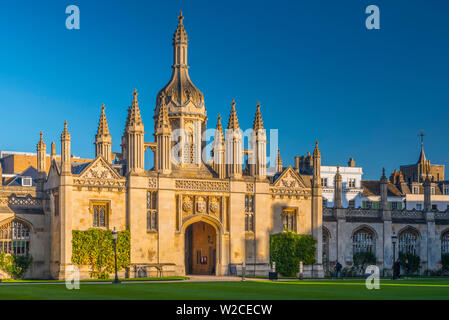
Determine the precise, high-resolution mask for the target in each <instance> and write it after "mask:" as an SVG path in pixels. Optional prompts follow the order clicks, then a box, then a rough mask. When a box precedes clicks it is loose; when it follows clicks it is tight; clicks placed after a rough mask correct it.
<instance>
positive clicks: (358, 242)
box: [352, 228, 376, 253]
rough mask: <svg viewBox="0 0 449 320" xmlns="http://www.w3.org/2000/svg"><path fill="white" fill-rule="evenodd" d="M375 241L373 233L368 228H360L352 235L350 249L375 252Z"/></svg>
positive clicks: (355, 251)
mask: <svg viewBox="0 0 449 320" xmlns="http://www.w3.org/2000/svg"><path fill="white" fill-rule="evenodd" d="M375 248H376V242H375V237H374V233H373V232H372V231H371V230H369V229H368V228H362V229H360V230H358V231H357V232H355V233H354V234H353V235H352V251H353V253H358V252H372V253H375Z"/></svg>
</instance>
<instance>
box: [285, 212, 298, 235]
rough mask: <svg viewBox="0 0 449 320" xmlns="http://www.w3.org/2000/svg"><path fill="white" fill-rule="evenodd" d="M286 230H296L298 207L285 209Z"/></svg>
mask: <svg viewBox="0 0 449 320" xmlns="http://www.w3.org/2000/svg"><path fill="white" fill-rule="evenodd" d="M282 225H283V227H284V230H289V231H294V232H296V209H284V211H283V213H282Z"/></svg>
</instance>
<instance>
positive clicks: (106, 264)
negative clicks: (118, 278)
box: [72, 228, 130, 279]
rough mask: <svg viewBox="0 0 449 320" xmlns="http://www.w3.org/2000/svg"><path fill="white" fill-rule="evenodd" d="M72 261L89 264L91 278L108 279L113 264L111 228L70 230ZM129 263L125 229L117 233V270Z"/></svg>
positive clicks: (128, 235) (128, 248)
mask: <svg viewBox="0 0 449 320" xmlns="http://www.w3.org/2000/svg"><path fill="white" fill-rule="evenodd" d="M72 263H74V264H78V265H89V266H90V268H91V270H90V277H91V278H98V279H108V278H109V275H110V274H111V273H113V272H114V266H115V262H114V242H113V240H112V232H111V230H102V229H95V228H91V229H89V230H86V231H76V230H74V231H72ZM129 263H130V233H129V230H126V231H122V232H119V234H118V239H117V270H121V269H124V268H127V267H128V266H129Z"/></svg>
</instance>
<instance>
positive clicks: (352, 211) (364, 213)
mask: <svg viewBox="0 0 449 320" xmlns="http://www.w3.org/2000/svg"><path fill="white" fill-rule="evenodd" d="M380 214H381V210H377V209H362V208H348V209H346V217H366V218H379V217H380Z"/></svg>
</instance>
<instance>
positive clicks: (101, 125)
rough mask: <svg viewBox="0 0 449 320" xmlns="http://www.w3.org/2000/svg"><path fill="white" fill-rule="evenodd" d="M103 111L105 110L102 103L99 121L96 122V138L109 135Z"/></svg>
mask: <svg viewBox="0 0 449 320" xmlns="http://www.w3.org/2000/svg"><path fill="white" fill-rule="evenodd" d="M105 109H106V108H105V106H104V103H103V104H102V105H101V114H100V121H99V122H98V130H97V138H98V137H100V136H107V135H109V125H108V120H107V119H106V113H105Z"/></svg>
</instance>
